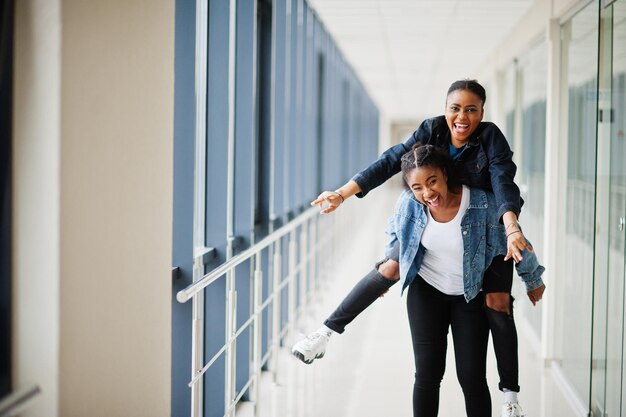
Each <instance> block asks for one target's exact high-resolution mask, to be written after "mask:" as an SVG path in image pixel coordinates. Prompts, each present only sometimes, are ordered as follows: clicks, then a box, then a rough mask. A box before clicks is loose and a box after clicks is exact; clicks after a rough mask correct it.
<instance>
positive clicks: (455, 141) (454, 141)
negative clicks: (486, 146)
mask: <svg viewBox="0 0 626 417" xmlns="http://www.w3.org/2000/svg"><path fill="white" fill-rule="evenodd" d="M467 142H468V140H467V139H466V140H460V139H456V138H452V137H451V138H450V143H452V146H454V147H455V148H457V149H458V148H461V147H463V146H465V144H466V143H467Z"/></svg>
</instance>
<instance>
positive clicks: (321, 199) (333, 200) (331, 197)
mask: <svg viewBox="0 0 626 417" xmlns="http://www.w3.org/2000/svg"><path fill="white" fill-rule="evenodd" d="M343 202H344V198H343V196H342V195H341V194H339V193H338V192H337V191H323V192H322V193H321V194H320V195H318V196H317V198H316V199H315V200H313V201H312V202H311V205H312V206H315V205H319V206H320V209H322V211H320V213H321V214H328V213H331V212H333V211H335V209H337V207H339V206H340V205H341V203H343ZM325 204H327V205H326V207H324V205H325Z"/></svg>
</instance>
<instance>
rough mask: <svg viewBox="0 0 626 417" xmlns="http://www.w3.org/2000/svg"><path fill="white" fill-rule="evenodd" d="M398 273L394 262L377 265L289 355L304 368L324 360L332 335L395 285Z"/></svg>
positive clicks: (296, 344)
mask: <svg viewBox="0 0 626 417" xmlns="http://www.w3.org/2000/svg"><path fill="white" fill-rule="evenodd" d="M399 269H400V268H399V265H398V262H396V261H394V260H391V259H385V260H384V261H381V262H379V263H377V264H376V268H375V269H373V270H372V271H371V272H370V273H368V274H367V275H366V276H365V277H363V278H362V279H361V281H359V282H358V283H357V284H356V285H355V286H354V288H353V289H352V291H350V293H349V294H348V295H347V296H346V298H344V299H343V301H342V302H341V304H339V306H338V307H337V308H336V309H335V311H333V313H332V314H331V315H330V317H329V318H328V319H326V321H325V322H324V325H325V327H322V328H320V329H318V330H317V331H315V332H313V333H311V334H309V335H308V336H306V337H305V338H304V339H301V340H299V341H298V342H296V343H295V344H294V345H293V347H292V348H291V353H292V354H293V355H294V356H295V357H296V358H298V359H300V360H301V361H302V362H304V363H306V364H310V363H313V361H314V360H315V359H320V358H322V357H324V354H325V353H326V345H327V344H328V341H329V340H330V336H331V335H332V332H333V331H334V332H337V333H343V331H344V330H345V327H346V326H347V325H348V324H350V323H351V322H352V320H354V319H355V318H356V316H358V315H359V314H361V312H363V310H365V309H366V308H367V307H369V305H370V304H372V303H373V302H374V301H376V299H377V298H378V297H380V296H381V295H383V294H385V293H386V292H387V291H388V290H389V288H390V287H391V286H392V285H393V284H395V283H396V282H398V279H399V278H400V274H399ZM379 270H380V271H381V272H379ZM329 329H330V330H329ZM331 330H332V331H331Z"/></svg>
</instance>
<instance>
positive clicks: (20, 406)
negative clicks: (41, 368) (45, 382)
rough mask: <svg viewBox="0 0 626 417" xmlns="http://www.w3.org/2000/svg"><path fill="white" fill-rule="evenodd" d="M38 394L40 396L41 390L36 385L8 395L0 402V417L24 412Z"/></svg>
mask: <svg viewBox="0 0 626 417" xmlns="http://www.w3.org/2000/svg"><path fill="white" fill-rule="evenodd" d="M39 394H41V388H39V386H38V385H35V386H32V387H29V388H25V389H21V390H19V391H16V392H14V393H12V394H10V395H9V396H8V397H6V398H5V399H3V400H2V401H0V417H9V416H14V415H16V414H17V413H19V412H20V411H22V410H24V408H26V407H27V406H28V405H29V404H30V402H31V401H33V400H34V399H35V397H37V396H38V395H39Z"/></svg>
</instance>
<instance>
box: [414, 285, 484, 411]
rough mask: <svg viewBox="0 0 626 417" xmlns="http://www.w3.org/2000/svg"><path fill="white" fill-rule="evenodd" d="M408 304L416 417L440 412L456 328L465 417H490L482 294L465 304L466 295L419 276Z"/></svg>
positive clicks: (459, 375)
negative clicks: (441, 288) (450, 343)
mask: <svg viewBox="0 0 626 417" xmlns="http://www.w3.org/2000/svg"><path fill="white" fill-rule="evenodd" d="M406 305H407V311H408V314H409V325H410V326H411V338H412V340H413V354H414V355H415V385H414V386H413V416H414V417H436V416H437V413H438V412H439V387H440V384H441V380H442V378H443V374H444V372H445V369H446V350H447V346H448V328H452V340H453V342H454V355H455V359H456V360H455V362H456V373H457V377H458V379H459V383H460V384H461V388H462V389H463V395H464V396H465V411H466V413H467V417H491V396H490V395H489V388H488V386H487V378H486V371H487V370H486V368H487V342H488V340H489V325H488V322H487V317H486V315H485V310H484V309H483V294H482V293H480V294H478V296H476V298H474V299H473V300H472V301H470V302H469V303H467V302H465V298H464V297H463V296H462V295H457V296H454V295H447V294H444V293H442V292H440V291H438V290H437V289H435V288H434V287H432V286H431V285H429V284H428V283H426V282H425V281H424V280H423V279H422V278H421V277H419V276H417V277H416V278H415V280H414V281H413V282H412V283H411V285H410V286H409V289H408V295H407V301H406Z"/></svg>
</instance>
